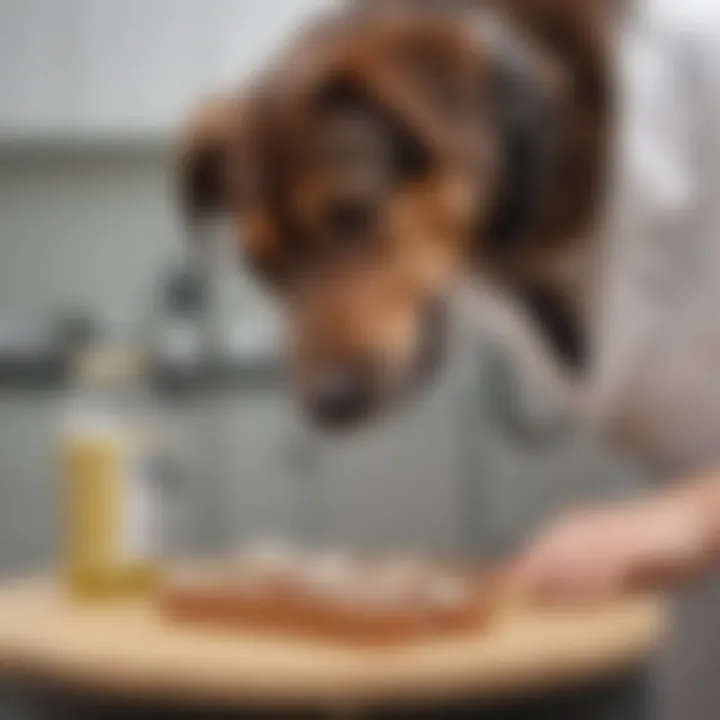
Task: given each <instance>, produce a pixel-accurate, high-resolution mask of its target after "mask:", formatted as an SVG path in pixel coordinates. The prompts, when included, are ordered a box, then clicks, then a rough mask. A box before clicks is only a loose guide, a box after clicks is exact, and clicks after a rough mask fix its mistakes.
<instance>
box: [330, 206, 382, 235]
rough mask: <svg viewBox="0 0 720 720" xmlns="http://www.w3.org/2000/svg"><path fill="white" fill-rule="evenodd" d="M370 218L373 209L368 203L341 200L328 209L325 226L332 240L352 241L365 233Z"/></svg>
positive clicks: (368, 226)
mask: <svg viewBox="0 0 720 720" xmlns="http://www.w3.org/2000/svg"><path fill="white" fill-rule="evenodd" d="M372 218H373V211H372V208H371V206H370V205H369V204H368V203H365V202H341V203H337V204H335V205H333V206H331V207H330V208H329V209H328V211H327V216H326V227H327V231H328V234H329V236H330V237H331V238H332V239H333V240H334V241H339V242H343V243H346V242H354V241H356V240H359V239H362V238H363V237H364V236H365V235H366V234H367V232H368V231H369V229H370V224H371V222H372Z"/></svg>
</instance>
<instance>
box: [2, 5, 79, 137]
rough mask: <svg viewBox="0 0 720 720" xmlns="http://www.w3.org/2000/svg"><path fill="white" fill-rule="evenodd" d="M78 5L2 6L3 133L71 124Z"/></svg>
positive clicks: (76, 89) (74, 82)
mask: <svg viewBox="0 0 720 720" xmlns="http://www.w3.org/2000/svg"><path fill="white" fill-rule="evenodd" d="M72 11H73V3H72V2H47V1H45V0H0V128H2V129H3V130H5V131H7V132H10V131H12V132H18V131H23V132H27V133H31V134H32V133H37V132H39V131H47V130H49V129H50V128H58V127H65V126H67V125H68V124H69V123H70V120H71V116H72V108H73V105H74V104H75V103H76V101H77V91H78V87H77V77H76V67H77V58H76V57H75V52H76V49H75V47H74V44H73V23H74V17H73V15H74V13H73V12H72Z"/></svg>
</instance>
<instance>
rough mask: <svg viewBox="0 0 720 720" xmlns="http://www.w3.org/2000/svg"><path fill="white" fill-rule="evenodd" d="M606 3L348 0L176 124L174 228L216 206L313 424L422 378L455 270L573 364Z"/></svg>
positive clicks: (609, 122) (355, 420) (600, 150)
mask: <svg viewBox="0 0 720 720" xmlns="http://www.w3.org/2000/svg"><path fill="white" fill-rule="evenodd" d="M617 14H618V10H617V6H616V4H615V3H611V2H595V1H594V0H485V1H478V0H475V1H474V2H449V3H448V2H445V3H437V2H435V3H433V2H429V1H428V0H425V1H424V2H423V1H421V0H416V1H415V2H412V1H409V0H406V1H405V2H357V3H355V4H354V5H352V6H350V7H347V8H344V9H342V10H339V11H337V12H335V13H329V14H328V15H327V16H325V17H323V18H319V19H317V21H315V22H313V23H312V24H311V25H310V26H308V27H306V28H304V29H303V32H301V33H300V34H299V36H298V37H297V38H295V40H294V41H293V43H292V45H291V46H290V47H288V48H286V50H285V52H283V53H282V54H281V55H280V56H278V57H276V58H274V61H273V62H272V63H271V64H270V65H269V66H268V67H267V68H266V69H265V70H264V71H263V72H262V73H261V74H260V75H259V76H258V77H257V78H256V79H255V80H254V81H253V83H252V84H251V85H250V86H249V87H247V88H245V89H244V90H242V91H241V92H238V93H235V94H230V95H229V96H226V97H222V98H218V99H215V100H214V101H211V102H209V103H206V104H205V105H204V106H203V107H202V108H201V110H200V112H199V113H198V114H197V115H196V116H195V117H194V118H193V119H192V121H191V123H190V126H189V129H188V131H187V133H186V136H185V139H184V142H183V152H182V163H181V178H182V193H183V205H184V208H185V211H186V214H187V218H188V221H189V222H190V223H193V224H198V223H201V222H203V220H204V219H206V218H208V217H211V216H213V215H215V214H219V213H224V214H225V215H227V217H228V218H229V219H230V221H231V223H232V227H233V233H234V237H235V238H236V241H237V244H238V248H239V250H240V251H241V255H242V257H243V258H244V260H245V261H246V262H247V263H249V265H250V266H251V267H252V268H253V270H254V271H255V272H256V273H257V274H258V275H259V276H260V277H261V278H262V279H263V281H264V282H265V283H266V284H267V286H268V288H270V289H271V290H272V292H273V294H274V295H275V297H276V298H277V299H278V302H279V304H280V305H281V307H282V308H283V309H284V314H285V317H286V318H287V327H288V347H289V357H290V364H291V368H292V373H291V375H292V378H293V384H294V387H295V388H296V391H297V394H298V396H299V398H300V401H301V403H302V405H303V407H304V408H305V409H306V410H307V411H308V413H309V415H310V416H311V417H312V418H313V419H314V420H315V421H316V422H317V423H319V424H321V425H323V426H324V427H327V428H348V427H352V426H354V425H356V424H359V423H361V422H362V421H364V420H368V419H369V418H371V417H372V416H373V415H375V414H376V413H379V412H380V411H382V410H384V409H387V408H389V407H391V406H392V405H393V404H396V403H397V402H398V401H399V400H400V399H402V398H405V397H408V396H410V395H412V394H413V393H415V392H417V391H418V390H419V389H420V388H422V387H423V386H424V385H425V384H426V383H427V381H428V379H429V378H431V377H432V376H433V374H434V373H435V372H436V371H437V369H438V368H439V366H440V364H441V361H442V358H443V356H444V349H445V346H446V344H447V343H446V329H447V324H448V303H449V298H450V297H451V295H452V293H453V291H454V289H455V288H457V287H458V285H459V284H460V283H464V282H466V281H467V280H468V279H470V281H471V282H476V283H485V282H487V283H490V284H492V285H493V286H496V287H499V288H501V289H502V291H503V293H504V294H506V295H507V296H509V297H512V299H513V300H514V302H515V303H516V304H517V306H518V307H519V308H520V309H521V312H523V313H524V314H525V316H526V317H527V318H528V320H529V322H530V323H531V324H532V325H533V326H534V327H535V328H536V329H537V331H538V333H539V335H540V336H541V337H542V338H543V341H544V343H545V345H546V348H547V350H548V353H549V355H551V356H552V359H553V361H554V362H557V363H558V365H559V366H560V367H561V368H562V370H563V372H566V373H568V374H569V375H571V376H576V375H578V374H581V373H582V372H583V370H584V369H585V368H586V366H587V364H588V362H589V360H588V357H589V353H588V342H589V340H588V333H589V320H588V305H589V303H590V296H591V294H592V278H593V276H594V274H595V270H596V268H595V266H594V263H595V262H596V260H595V258H596V252H595V250H596V245H597V232H596V228H597V225H598V222H599V217H600V216H601V215H602V209H603V201H604V194H605V192H604V191H605V188H606V185H607V179H608V156H609V154H610V153H609V147H610V143H611V142H612V137H613V117H614V115H615V112H614V106H615V93H614V84H613V72H612V63H611V62H610V57H611V52H612V44H613V32H614V28H615V26H616V22H617Z"/></svg>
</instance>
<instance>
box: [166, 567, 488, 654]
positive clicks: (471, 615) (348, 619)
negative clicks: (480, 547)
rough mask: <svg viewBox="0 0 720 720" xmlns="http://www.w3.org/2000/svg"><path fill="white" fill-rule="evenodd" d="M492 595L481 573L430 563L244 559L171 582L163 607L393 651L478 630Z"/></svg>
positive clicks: (220, 624)
mask: <svg viewBox="0 0 720 720" xmlns="http://www.w3.org/2000/svg"><path fill="white" fill-rule="evenodd" d="M492 594H493V593H492V590H491V587H490V583H489V582H488V581H487V579H486V578H485V577H483V575H482V574H481V573H479V572H477V571H475V570H470V569H467V568H464V567H459V566H452V565H446V564H440V563H434V562H430V561H427V562H424V561H421V560H415V559H399V558H395V559H393V558H372V559H370V558H362V557H359V556H355V555H350V554H341V553H315V554H307V555H303V556H300V555H297V556H293V557H290V556H289V555H288V556H287V557H283V556H281V555H280V554H274V555H273V554H265V555H263V554H262V553H256V554H253V553H246V554H245V555H242V556H240V557H238V558H236V559H234V560H230V561H225V562H218V563H215V564H206V565H200V566H198V567H196V568H194V569H193V568H188V569H186V570H185V571H183V572H179V573H177V574H171V575H170V577H169V578H168V580H167V581H166V583H165V585H164V588H163V591H162V593H161V606H162V610H163V612H164V613H165V615H166V616H167V617H168V618H170V619H172V620H174V621H177V622H187V623H193V624H198V625H206V626H214V627H217V628H228V629H236V630H242V631H247V632H260V633H265V634H273V635H280V636H284V637H287V636H302V637H311V638H316V639H321V640H335V641H340V642H352V643H369V644H389V643H396V642H408V641H414V640H422V639H431V638H437V637H444V636H447V635H452V634H456V633H462V632H469V631H473V630H477V629H479V628H482V627H483V626H484V625H485V624H486V623H487V621H488V619H489V616H490V615H491V606H492V604H493V600H492Z"/></svg>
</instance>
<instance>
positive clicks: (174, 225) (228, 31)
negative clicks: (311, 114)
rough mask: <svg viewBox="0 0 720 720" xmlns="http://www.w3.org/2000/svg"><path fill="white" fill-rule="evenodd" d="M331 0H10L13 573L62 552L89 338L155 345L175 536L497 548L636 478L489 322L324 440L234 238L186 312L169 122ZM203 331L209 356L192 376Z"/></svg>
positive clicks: (1, 270) (6, 116)
mask: <svg viewBox="0 0 720 720" xmlns="http://www.w3.org/2000/svg"><path fill="white" fill-rule="evenodd" d="M321 5H324V6H327V5H332V3H331V2H324V3H320V2H314V1H313V0H282V2H275V1H272V0H271V1H269V2H264V3H258V2H254V1H252V0H0V98H1V99H2V100H1V102H0V573H2V574H3V575H16V574H18V573H26V572H30V571H33V570H35V569H37V568H39V567H44V566H47V565H49V564H51V563H52V562H53V561H54V559H55V558H56V556H57V553H58V547H59V545H58V538H59V537H60V534H59V533H60V530H59V508H60V503H61V490H60V487H61V486H60V483H59V480H58V477H59V461H58V430H59V427H60V425H61V422H62V417H63V414H64V412H65V409H66V407H67V403H68V398H69V397H71V396H72V394H73V383H72V380H71V375H72V373H71V372H70V367H71V363H70V358H71V357H72V354H73V351H74V349H76V348H77V346H78V344H79V343H88V342H92V343H96V344H97V343H100V344H102V343H105V344H108V343H110V344H114V345H117V344H122V345H123V346H124V347H132V348H135V349H137V350H139V351H141V352H142V353H143V354H144V355H147V356H148V357H150V358H151V359H152V368H153V370H152V373H151V376H150V378H149V379H150V382H149V383H148V385H147V387H146V388H145V390H146V391H147V392H148V393H149V394H150V395H152V397H153V398H154V399H156V400H157V401H158V405H159V407H161V412H162V417H163V423H164V424H165V426H166V427H167V428H169V429H170V435H171V436H172V437H173V442H174V445H173V447H174V451H173V453H172V469H173V470H172V472H173V474H174V477H175V480H176V484H177V496H178V498H177V499H178V502H177V503H176V504H177V506H178V508H179V509H178V511H177V514H176V521H175V525H174V530H173V549H174V550H175V551H177V552H189V551H197V550H211V549H216V548H223V547H227V546H228V545H229V544H231V543H234V542H237V541H238V540H241V539H243V538H246V537H252V536H256V535H258V534H262V535H268V534H276V533H281V534H293V535H295V534H297V535H307V536H312V537H313V538H321V539H322V541H323V542H327V543H332V544H338V545H355V546H361V547H384V548H386V547H392V548H421V549H427V550H432V551H439V552H451V551H459V550H463V551H472V552H477V553H481V554H491V553H497V552H503V551H504V550H505V549H507V548H508V547H509V546H511V545H512V544H513V543H515V542H517V540H518V539H520V538H522V537H523V536H524V535H525V534H526V533H528V532H530V530H531V529H532V528H534V527H535V526H536V525H537V524H538V523H540V522H542V521H543V520H544V519H547V518H549V517H550V516H551V515H553V514H555V513H556V512H557V511H558V510H559V508H560V506H562V505H566V504H571V503H577V502H582V501H586V500H589V499H591V498H597V497H601V496H606V495H615V496H616V495H617V494H619V493H624V492H627V491H632V490H633V489H634V488H636V487H637V486H638V485H639V484H640V482H641V479H640V478H639V477H638V476H637V475H636V474H635V473H634V472H633V471H632V470H631V469H630V468H628V467H627V466H625V465H624V464H623V463H622V462H621V461H620V460H618V459H617V458H612V457H609V456H608V455H607V454H605V453H603V452H602V451H601V450H600V449H599V448H598V447H596V446H595V445H594V444H593V443H592V442H591V441H590V440H589V439H588V438H587V437H585V436H584V434H583V433H582V432H581V431H580V430H579V429H578V428H576V427H575V426H573V425H572V423H570V422H569V420H568V419H567V418H566V417H564V416H563V415H562V414H561V413H560V412H559V411H558V409H557V408H556V407H555V406H554V405H553V403H552V402H551V399H549V398H546V397H543V396H542V395H540V394H539V393H538V392H537V391H536V389H534V388H532V387H530V386H528V385H527V383H526V382H525V381H524V380H522V379H520V378H519V377H518V376H517V375H516V373H515V370H514V369H513V366H512V364H511V363H510V361H509V360H508V358H507V357H506V356H505V355H504V354H503V352H502V350H501V349H500V348H497V347H494V346H490V345H488V344H487V343H484V342H483V341H482V340H481V339H476V338H472V339H471V341H469V342H468V341H464V342H462V343H460V345H461V346H462V350H460V349H459V350H458V352H457V353H456V358H455V359H454V360H453V362H452V363H451V368H450V370H449V372H447V373H446V375H445V376H444V378H443V379H442V381H440V382H438V383H437V385H436V387H435V389H434V392H433V393H431V394H430V395H429V396H428V397H426V398H424V399H422V400H421V401H419V402H418V403H416V404H414V405H413V406H412V408H408V410H407V412H406V416H405V417H396V418H393V419H391V420H389V421H387V422H385V423H384V424H383V425H381V426H378V427H377V428H374V429H373V430H371V431H367V432H365V433H363V434H361V435H360V436H355V437H353V438H351V439H348V440H346V441H343V442H341V443H333V444H332V445H329V444H328V443H326V441H325V440H324V439H323V438H319V437H314V436H312V434H311V433H310V431H309V430H308V429H307V428H305V427H304V426H303V424H302V421H301V420H300V418H298V417H297V416H296V414H295V411H294V408H293V407H292V403H291V399H290V398H289V396H288V393H286V391H285V388H284V379H283V373H282V362H281V351H282V348H281V346H280V344H279V343H278V333H277V325H276V322H275V319H274V316H273V312H272V308H271V307H270V306H269V305H268V304H267V302H266V301H265V299H264V297H263V296H262V294H261V293H260V292H259V291H258V289H257V288H256V287H255V286H254V285H253V281H252V278H250V277H249V276H248V275H247V273H246V272H245V271H244V270H243V268H242V266H240V265H239V264H238V263H237V262H236V261H235V259H234V258H231V257H230V251H229V249H227V248H225V249H224V248H223V244H222V242H220V243H218V247H217V252H216V253H215V254H214V256H213V258H212V260H211V265H212V267H211V268H210V270H209V273H208V276H209V277H211V278H212V282H211V288H212V291H211V296H212V302H211V303H210V306H211V310H208V312H207V313H205V312H203V313H200V312H199V311H198V309H197V307H195V305H194V299H193V287H192V283H188V279H187V277H185V276H184V275H183V267H184V266H185V263H186V259H187V249H186V241H187V238H186V237H185V234H186V230H185V228H184V227H183V226H182V224H181V222H180V214H179V212H178V211H177V207H176V203H175V200H176V198H175V178H174V162H175V145H174V143H175V138H176V136H177V130H178V127H179V126H180V124H181V122H182V120H183V119H184V117H185V116H186V115H187V113H188V112H189V110H190V109H191V108H192V107H193V105H194V104H195V103H197V101H198V100H199V99H200V98H201V97H203V96H204V95H205V94H206V93H207V92H209V91H212V90H214V89H218V88H226V87H228V86H233V85H237V84H240V83H242V80H243V78H245V77H247V76H248V74H249V73H251V72H252V71H253V69H255V68H256V67H257V66H258V64H259V63H261V62H262V60H263V59H264V58H265V57H266V56H267V55H269V54H270V53H272V52H273V50H274V49H276V48H277V47H278V46H279V45H281V44H282V42H283V40H284V39H285V38H286V37H287V35H288V33H290V32H292V30H293V29H294V28H297V26H298V22H299V21H300V20H301V19H302V18H303V17H304V16H306V15H308V14H311V13H313V12H314V11H316V10H317V9H318V7H320V6H321ZM195 289H196V290H197V288H195ZM196 299H197V298H195V300H196ZM208 327H211V328H212V333H211V334H212V338H213V340H212V342H213V343H214V350H213V352H214V363H213V364H212V370H208V369H207V368H206V369H205V371H203V372H201V371H200V370H199V369H198V368H199V367H200V365H201V363H200V362H199V358H202V357H203V353H204V352H205V351H206V350H207V342H208ZM201 375H202V377H200V376H201Z"/></svg>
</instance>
